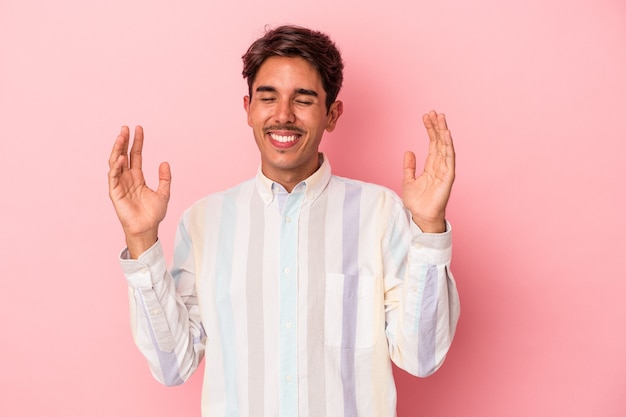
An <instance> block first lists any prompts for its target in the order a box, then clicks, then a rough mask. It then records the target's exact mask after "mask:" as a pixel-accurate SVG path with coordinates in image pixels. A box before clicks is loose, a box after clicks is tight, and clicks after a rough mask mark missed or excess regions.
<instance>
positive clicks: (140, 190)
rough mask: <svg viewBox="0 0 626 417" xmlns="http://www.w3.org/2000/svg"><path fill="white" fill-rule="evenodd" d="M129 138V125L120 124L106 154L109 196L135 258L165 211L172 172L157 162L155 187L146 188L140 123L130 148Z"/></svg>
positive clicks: (148, 243)
mask: <svg viewBox="0 0 626 417" xmlns="http://www.w3.org/2000/svg"><path fill="white" fill-rule="evenodd" d="M129 142H130V132H129V129H128V127H127V126H122V130H121V132H120V134H119V136H118V137H117V139H116V140H115V144H114V145H113V150H112V151H111V156H110V158H109V197H110V198H111V201H112V202H113V206H114V208H115V212H116V213H117V217H118V218H119V220H120V223H121V224H122V228H123V229H124V234H125V235H126V245H127V246H128V251H129V253H130V256H131V258H134V259H136V258H137V257H138V256H139V255H141V254H142V253H143V252H144V251H146V250H147V249H149V248H150V247H151V246H152V245H153V244H154V243H155V242H156V240H157V237H158V228H159V223H161V221H162V220H163V219H164V218H165V213H166V212H167V203H168V201H169V198H170V183H171V180H172V175H171V172H170V167H169V164H168V163H167V162H163V163H161V165H160V166H159V185H158V188H157V189H156V191H154V190H152V189H150V188H149V187H148V186H147V185H146V181H145V179H144V175H143V171H142V169H141V162H142V161H141V159H142V154H141V152H142V148H143V129H142V127H141V126H137V127H136V128H135V136H134V138H133V144H132V147H131V148H130V152H129V151H128V146H129Z"/></svg>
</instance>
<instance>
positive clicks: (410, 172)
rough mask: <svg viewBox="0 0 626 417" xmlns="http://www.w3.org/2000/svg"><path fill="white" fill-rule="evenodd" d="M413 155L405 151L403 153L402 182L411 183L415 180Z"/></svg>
mask: <svg viewBox="0 0 626 417" xmlns="http://www.w3.org/2000/svg"><path fill="white" fill-rule="evenodd" d="M415 167H416V163H415V154H414V153H413V152H410V151H407V152H405V153H404V178H403V182H404V183H407V182H411V181H414V180H415Z"/></svg>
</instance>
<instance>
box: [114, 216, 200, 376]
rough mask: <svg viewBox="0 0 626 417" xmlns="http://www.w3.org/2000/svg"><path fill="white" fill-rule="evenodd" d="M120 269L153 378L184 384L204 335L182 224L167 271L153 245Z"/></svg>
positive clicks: (136, 335)
mask: <svg viewBox="0 0 626 417" xmlns="http://www.w3.org/2000/svg"><path fill="white" fill-rule="evenodd" d="M120 264H121V266H122V270H123V272H124V275H125V276H126V279H127V281H128V285H129V302H130V316H131V330H132V334H133V338H134V340H135V343H136V345H137V347H138V348H139V350H140V351H141V353H142V354H143V355H144V356H145V358H146V359H147V361H148V364H149V366H150V370H151V371H152V374H153V375H154V377H155V378H156V379H157V380H158V381H159V382H161V383H163V384H165V385H168V386H171V385H179V384H181V383H183V382H184V381H186V380H187V379H188V378H189V377H190V376H191V374H192V373H193V372H194V371H195V370H196V369H197V367H198V365H199V363H200V361H201V360H202V357H203V355H204V343H205V340H206V335H205V332H204V329H203V327H202V324H201V321H200V312H199V308H198V300H197V296H196V289H195V282H194V271H193V269H194V262H193V251H192V250H191V241H190V239H189V237H188V235H187V233H186V231H185V228H184V226H183V223H182V222H181V225H180V226H179V229H178V231H177V235H176V244H175V255H174V262H173V266H172V270H171V272H170V271H168V269H167V266H166V261H165V257H164V254H163V248H162V246H161V243H160V242H159V241H157V242H156V243H155V244H154V245H153V246H152V247H151V248H150V249H148V250H147V251H146V252H144V253H143V254H141V255H140V256H139V258H138V259H136V260H133V259H128V252H127V249H124V251H122V253H121V255H120Z"/></svg>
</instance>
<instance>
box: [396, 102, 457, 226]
mask: <svg viewBox="0 0 626 417" xmlns="http://www.w3.org/2000/svg"><path fill="white" fill-rule="evenodd" d="M422 119H423V122H424V126H425V127H426V131H427V132H428V137H429V138H430V144H429V146H428V156H427V158H426V163H425V165H424V170H423V172H421V173H419V175H418V174H417V173H416V161H415V154H414V153H413V152H406V153H405V154H404V181H403V184H402V200H403V202H404V205H405V207H406V208H407V209H408V210H409V211H410V212H411V214H412V216H413V221H414V222H415V224H417V225H418V226H419V228H420V229H422V231H424V232H426V233H441V232H444V231H445V230H446V223H445V218H446V205H447V204H448V199H449V198H450V191H451V190H452V183H453V182H454V163H455V156H454V146H453V144H452V135H451V134H450V131H449V130H448V126H447V124H446V117H445V115H443V114H437V112H435V111H434V110H433V111H431V112H429V113H428V114H425V115H424V116H423V118H422Z"/></svg>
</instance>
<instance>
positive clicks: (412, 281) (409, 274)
mask: <svg viewBox="0 0 626 417" xmlns="http://www.w3.org/2000/svg"><path fill="white" fill-rule="evenodd" d="M409 218H410V217H409ZM402 222H404V220H402ZM408 222H409V225H408V226H406V227H403V224H402V223H399V222H397V223H396V224H395V225H394V226H391V230H390V232H389V234H388V241H387V244H388V248H387V250H386V252H388V253H389V254H388V255H385V256H386V258H387V259H386V271H385V321H386V330H385V331H386V335H387V339H388V342H389V351H390V356H391V359H392V360H393V362H394V363H395V364H396V365H397V366H398V367H400V368H402V369H404V370H405V371H407V372H409V373H411V374H413V375H417V376H420V377H426V376H429V375H431V374H432V373H434V372H435V371H436V370H437V369H439V367H440V366H441V365H442V364H443V361H444V359H445V357H446V354H447V353H448V350H449V348H450V345H451V343H452V339H453V337H454V332H455V330H456V325H457V321H458V318H459V314H460V304H459V296H458V293H457V289H456V284H455V281H454V278H453V276H452V273H451V271H450V261H451V257H452V230H451V226H450V224H449V223H446V232H444V233H436V234H435V233H423V232H422V231H421V230H420V229H419V228H418V227H417V225H415V223H413V222H412V221H411V220H408ZM405 224H406V223H405ZM407 247H408V248H407Z"/></svg>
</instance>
